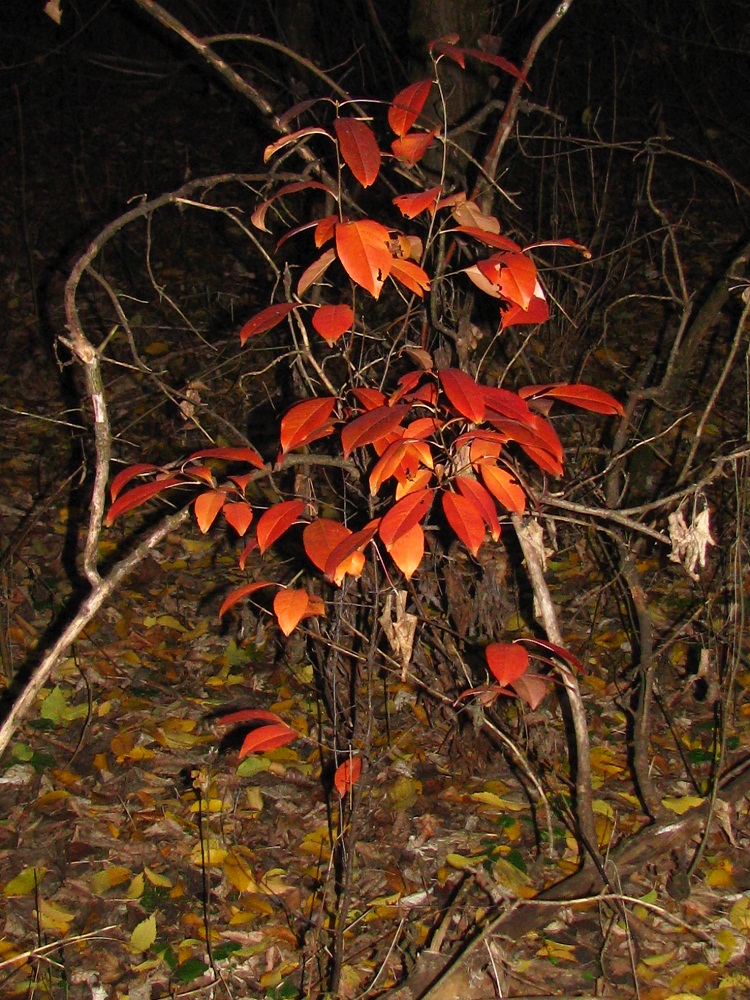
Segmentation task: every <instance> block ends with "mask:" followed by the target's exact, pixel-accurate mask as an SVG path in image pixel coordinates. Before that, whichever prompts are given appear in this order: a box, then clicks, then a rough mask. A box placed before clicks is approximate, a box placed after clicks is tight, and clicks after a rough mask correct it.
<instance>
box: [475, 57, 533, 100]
mask: <svg viewBox="0 0 750 1000" xmlns="http://www.w3.org/2000/svg"><path fill="white" fill-rule="evenodd" d="M464 52H465V53H466V55H467V56H471V57H472V58H473V59H478V60H479V61H480V62H485V63H489V64H490V65H491V66H497V68H498V69H501V70H502V71H503V72H504V73H509V74H510V75H511V76H515V77H516V78H517V79H519V80H522V81H523V83H525V84H526V86H527V87H529V90H530V89H531V87H530V85H529V81H528V80H527V79H526V76H525V74H524V73H522V72H521V70H520V69H518V67H517V66H514V65H513V63H512V62H509V61H508V60H507V59H503V57H502V56H496V55H493V54H492V53H491V52H483V51H482V49H464Z"/></svg>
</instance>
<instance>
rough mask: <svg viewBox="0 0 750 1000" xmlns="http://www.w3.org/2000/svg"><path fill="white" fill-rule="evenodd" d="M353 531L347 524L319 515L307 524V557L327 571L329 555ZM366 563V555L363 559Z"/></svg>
mask: <svg viewBox="0 0 750 1000" xmlns="http://www.w3.org/2000/svg"><path fill="white" fill-rule="evenodd" d="M351 534H352V532H351V531H350V530H349V528H347V527H346V525H345V524H342V523H341V522H340V521H334V520H332V519H331V518H328V517H319V518H317V519H316V520H315V521H311V522H310V524H308V525H306V526H305V529H304V531H303V532H302V544H303V546H304V549H305V552H306V553H307V558H308V559H309V560H310V562H311V563H312V564H313V566H317V568H318V569H319V570H320V571H321V572H323V573H324V572H325V568H326V563H327V562H328V557H329V556H330V554H331V553H332V552H333V550H334V549H335V548H336V546H337V545H340V544H341V542H343V541H345V539H347V538H350V537H351ZM362 561H363V563H364V557H363V559H362Z"/></svg>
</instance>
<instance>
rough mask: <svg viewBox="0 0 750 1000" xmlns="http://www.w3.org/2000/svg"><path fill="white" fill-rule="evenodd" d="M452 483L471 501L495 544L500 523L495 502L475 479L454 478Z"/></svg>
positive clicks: (467, 477)
mask: <svg viewBox="0 0 750 1000" xmlns="http://www.w3.org/2000/svg"><path fill="white" fill-rule="evenodd" d="M453 481H454V483H455V484H456V487H457V489H458V491H459V492H460V493H461V494H462V495H463V496H465V497H466V499H467V500H471V502H472V504H473V505H474V507H475V509H476V510H477V512H478V513H479V515H480V516H481V518H482V520H483V521H484V523H485V524H486V525H487V527H488V528H489V529H490V535H491V536H492V540H493V542H496V541H497V540H498V538H499V537H500V522H499V521H498V519H497V510H496V509H495V501H494V500H493V499H492V497H491V495H490V494H489V493H488V492H487V490H486V489H485V488H484V486H482V484H481V483H478V482H477V481H476V479H471V478H470V477H469V476H456V478H455V479H454V480H453Z"/></svg>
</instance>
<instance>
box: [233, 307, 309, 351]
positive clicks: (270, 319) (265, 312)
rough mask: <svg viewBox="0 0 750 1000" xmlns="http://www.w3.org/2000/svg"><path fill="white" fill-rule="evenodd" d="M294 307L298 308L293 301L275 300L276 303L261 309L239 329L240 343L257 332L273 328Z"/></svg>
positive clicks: (254, 335)
mask: <svg viewBox="0 0 750 1000" xmlns="http://www.w3.org/2000/svg"><path fill="white" fill-rule="evenodd" d="M295 309H299V306H298V305H297V304H296V303H295V302H277V303H276V305H273V306H268V308H267V309H262V310H261V311H260V312H259V313H258V315H257V316H253V318H252V319H249V320H248V321H247V323H245V325H244V326H243V327H242V329H241V330H240V344H244V343H245V341H246V340H247V339H248V338H249V337H256V336H257V335H258V334H259V333H265V332H266V330H271V329H273V327H275V326H277V325H278V324H279V323H280V322H281V321H282V320H283V319H285V318H286V317H287V316H288V315H289V313H290V312H293V311H294V310H295Z"/></svg>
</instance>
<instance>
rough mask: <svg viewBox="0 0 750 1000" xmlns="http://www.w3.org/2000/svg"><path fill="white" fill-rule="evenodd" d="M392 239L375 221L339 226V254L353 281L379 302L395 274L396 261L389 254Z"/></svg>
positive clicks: (344, 223) (345, 223)
mask: <svg viewBox="0 0 750 1000" xmlns="http://www.w3.org/2000/svg"><path fill="white" fill-rule="evenodd" d="M389 240H390V235H389V233H388V230H387V229H386V227H385V226H382V225H381V224H380V223H379V222H374V221H373V220H372V219H360V220H359V222H340V223H338V225H337V226H336V252H337V253H338V257H339V260H340V261H341V264H342V267H343V268H344V270H345V271H346V273H347V274H348V275H349V277H350V278H351V279H352V281H353V282H354V283H355V284H357V285H360V286H361V287H362V288H364V289H365V291H368V292H369V293H370V295H372V296H373V298H375V299H377V298H378V296H379V295H380V292H381V289H382V288H383V284H384V282H385V279H386V278H387V277H388V275H389V274H390V272H391V265H392V263H393V257H392V256H391V254H390V252H389V250H388V243H389Z"/></svg>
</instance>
